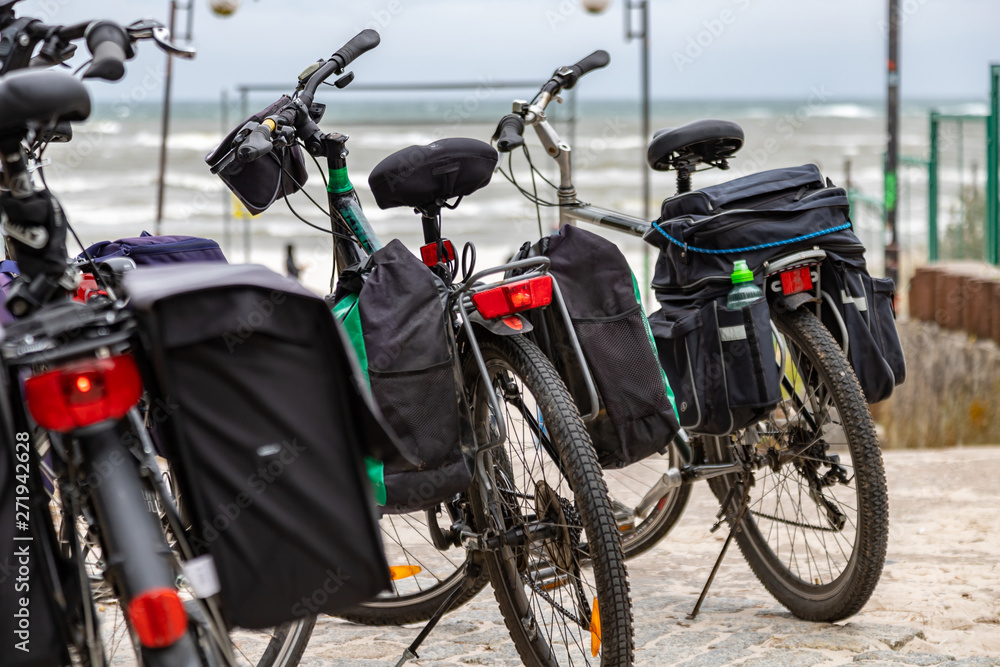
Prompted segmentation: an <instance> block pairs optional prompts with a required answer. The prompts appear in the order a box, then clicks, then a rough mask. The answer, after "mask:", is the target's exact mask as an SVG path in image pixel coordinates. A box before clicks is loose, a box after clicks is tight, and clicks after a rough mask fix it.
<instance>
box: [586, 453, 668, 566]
mask: <svg viewBox="0 0 1000 667" xmlns="http://www.w3.org/2000/svg"><path fill="white" fill-rule="evenodd" d="M678 461H679V457H678V456H677V452H676V450H675V449H674V447H673V446H671V447H670V450H669V452H668V453H667V454H654V455H653V456H650V457H648V458H645V459H643V460H642V461H640V462H637V463H633V464H632V465H630V466H627V467H625V468H621V469H618V470H605V471H604V479H605V480H606V481H607V484H608V494H609V495H610V496H611V501H612V504H613V506H614V511H615V519H616V521H617V523H618V529H619V530H620V531H621V537H622V551H624V552H625V557H626V558H628V557H630V556H632V555H633V554H636V553H638V552H640V551H644V550H645V547H646V546H647V543H648V542H649V541H651V540H652V541H653V542H654V543H655V542H658V541H660V540H662V539H663V538H664V537H665V536H666V535H667V534H668V533H669V532H670V530H671V529H672V528H673V524H674V523H676V521H677V520H678V519H679V518H680V512H682V511H683V506H684V505H685V504H686V502H687V495H688V494H686V493H685V491H686V490H685V489H681V488H674V489H671V490H670V491H667V492H666V493H665V494H664V495H663V496H662V497H660V498H659V500H658V501H657V502H656V504H655V505H653V507H652V508H651V509H650V510H649V511H648V513H646V515H645V516H637V515H636V506H637V505H638V504H639V502H640V501H641V500H642V499H643V498H644V497H645V495H646V493H647V492H648V491H649V490H650V489H651V488H652V487H653V485H654V484H656V482H657V481H659V480H660V478H661V477H663V475H664V474H665V473H666V472H667V470H669V469H670V468H672V467H676V466H677V465H678ZM665 523H670V525H669V526H667V525H664V524H665Z"/></svg>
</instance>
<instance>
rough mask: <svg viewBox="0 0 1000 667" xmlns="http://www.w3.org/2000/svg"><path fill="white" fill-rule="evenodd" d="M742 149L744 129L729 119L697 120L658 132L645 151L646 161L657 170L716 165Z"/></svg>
mask: <svg viewBox="0 0 1000 667" xmlns="http://www.w3.org/2000/svg"><path fill="white" fill-rule="evenodd" d="M742 147H743V128H742V127H740V126H739V125H737V124H736V123H734V122H732V121H728V120H696V121H693V122H691V123H688V124H687V125H681V126H680V127H667V128H664V129H662V130H657V131H656V132H655V133H654V134H653V139H652V141H650V142H649V147H648V148H647V149H646V161H647V162H648V163H649V166H650V167H652V168H653V169H655V170H656V171H667V170H669V169H671V168H677V167H679V166H688V167H690V166H693V165H695V164H697V163H698V162H704V163H706V164H711V165H716V166H718V164H717V163H720V162H724V161H725V160H727V159H729V158H731V157H732V156H733V155H734V154H735V153H736V151H738V150H739V149H740V148H742Z"/></svg>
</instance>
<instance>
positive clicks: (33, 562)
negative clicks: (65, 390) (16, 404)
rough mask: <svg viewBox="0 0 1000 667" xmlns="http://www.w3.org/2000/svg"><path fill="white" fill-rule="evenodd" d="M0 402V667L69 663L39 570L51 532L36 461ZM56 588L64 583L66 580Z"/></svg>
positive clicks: (43, 489) (48, 511) (51, 603)
mask: <svg viewBox="0 0 1000 667" xmlns="http://www.w3.org/2000/svg"><path fill="white" fill-rule="evenodd" d="M0 394H3V392H2V391H0ZM0 400H2V401H4V405H3V406H2V407H0V637H3V648H2V649H0V655H2V656H3V660H2V662H3V665H4V667H8V666H9V667H50V666H55V665H65V664H69V654H68V653H67V650H66V646H65V644H64V643H63V642H62V641H61V637H60V633H59V629H58V625H57V624H58V623H59V620H58V619H57V617H56V615H55V613H56V610H55V606H54V603H53V601H52V600H50V599H49V597H48V595H47V594H46V589H45V583H44V581H43V576H44V575H43V573H42V570H41V568H42V567H43V563H44V561H45V556H44V553H45V552H44V550H43V547H44V544H43V540H42V539H41V538H42V537H43V532H42V531H43V530H46V531H48V532H49V533H50V535H51V533H52V530H53V529H52V515H51V513H50V510H49V503H48V496H47V494H46V490H45V488H44V486H43V484H42V482H41V479H40V475H39V469H38V465H39V463H40V461H39V459H38V457H37V456H34V455H33V454H34V453H33V452H30V451H29V448H31V447H33V445H34V441H33V439H32V440H31V441H26V440H15V438H14V434H13V433H12V432H11V429H10V423H11V422H10V419H9V418H8V414H7V409H6V400H7V396H6V395H5V394H3V395H0ZM45 522H48V525H47V526H46V525H45ZM53 539H54V536H53ZM62 567H63V564H62V562H61V561H59V562H58V565H57V571H56V572H55V573H53V574H54V576H56V577H58V578H60V579H62V575H61V574H60V573H59V571H60V569H61V568H62ZM61 584H62V585H64V586H65V585H69V580H64V581H62V582H61Z"/></svg>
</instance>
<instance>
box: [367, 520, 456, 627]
mask: <svg viewBox="0 0 1000 667" xmlns="http://www.w3.org/2000/svg"><path fill="white" fill-rule="evenodd" d="M445 517H447V513H445V514H444V517H442V518H441V519H440V520H439V525H441V522H442V521H444V522H447V519H446V518H445ZM444 527H445V528H447V527H448V526H444ZM379 528H380V529H381V531H382V541H383V543H384V545H385V553H386V560H387V561H388V563H389V567H390V571H391V572H393V576H394V577H396V578H395V579H394V581H393V582H392V589H391V590H390V591H386V592H383V593H380V594H379V596H378V597H377V598H376V599H375V600H372V601H370V602H366V603H364V604H362V605H361V606H363V607H369V608H375V609H379V608H382V609H386V608H388V609H395V608H402V607H408V606H411V605H416V604H419V603H421V602H426V601H427V600H430V599H433V598H436V597H439V596H445V595H447V594H448V593H449V592H450V591H451V590H453V589H454V588H455V587H456V586H459V585H460V584H461V583H462V580H463V579H464V576H465V563H466V561H467V560H468V558H469V552H467V551H466V550H465V549H464V548H462V547H455V546H453V547H451V548H449V549H445V550H440V549H438V548H437V547H436V546H434V543H433V541H432V540H431V538H430V529H429V528H428V524H427V514H426V512H410V513H407V514H386V515H383V516H382V518H381V519H380V520H379ZM405 568H419V571H412V573H408V572H406V571H405V570H404V569H405Z"/></svg>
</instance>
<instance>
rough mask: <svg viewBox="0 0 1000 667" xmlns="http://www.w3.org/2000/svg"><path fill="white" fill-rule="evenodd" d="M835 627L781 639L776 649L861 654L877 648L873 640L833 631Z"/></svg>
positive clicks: (775, 645)
mask: <svg viewBox="0 0 1000 667" xmlns="http://www.w3.org/2000/svg"><path fill="white" fill-rule="evenodd" d="M835 627H837V626H832V627H831V628H830V629H828V630H825V631H822V632H810V633H807V634H799V635H792V636H791V637H785V638H783V639H779V640H778V641H777V642H775V644H774V648H779V649H781V648H811V649H817V650H820V651H850V652H851V653H861V652H862V651H866V650H868V649H871V648H874V647H875V643H874V642H873V641H872V640H871V639H867V638H865V637H859V636H856V635H853V634H848V633H845V632H840V631H837V630H833V628H835Z"/></svg>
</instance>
